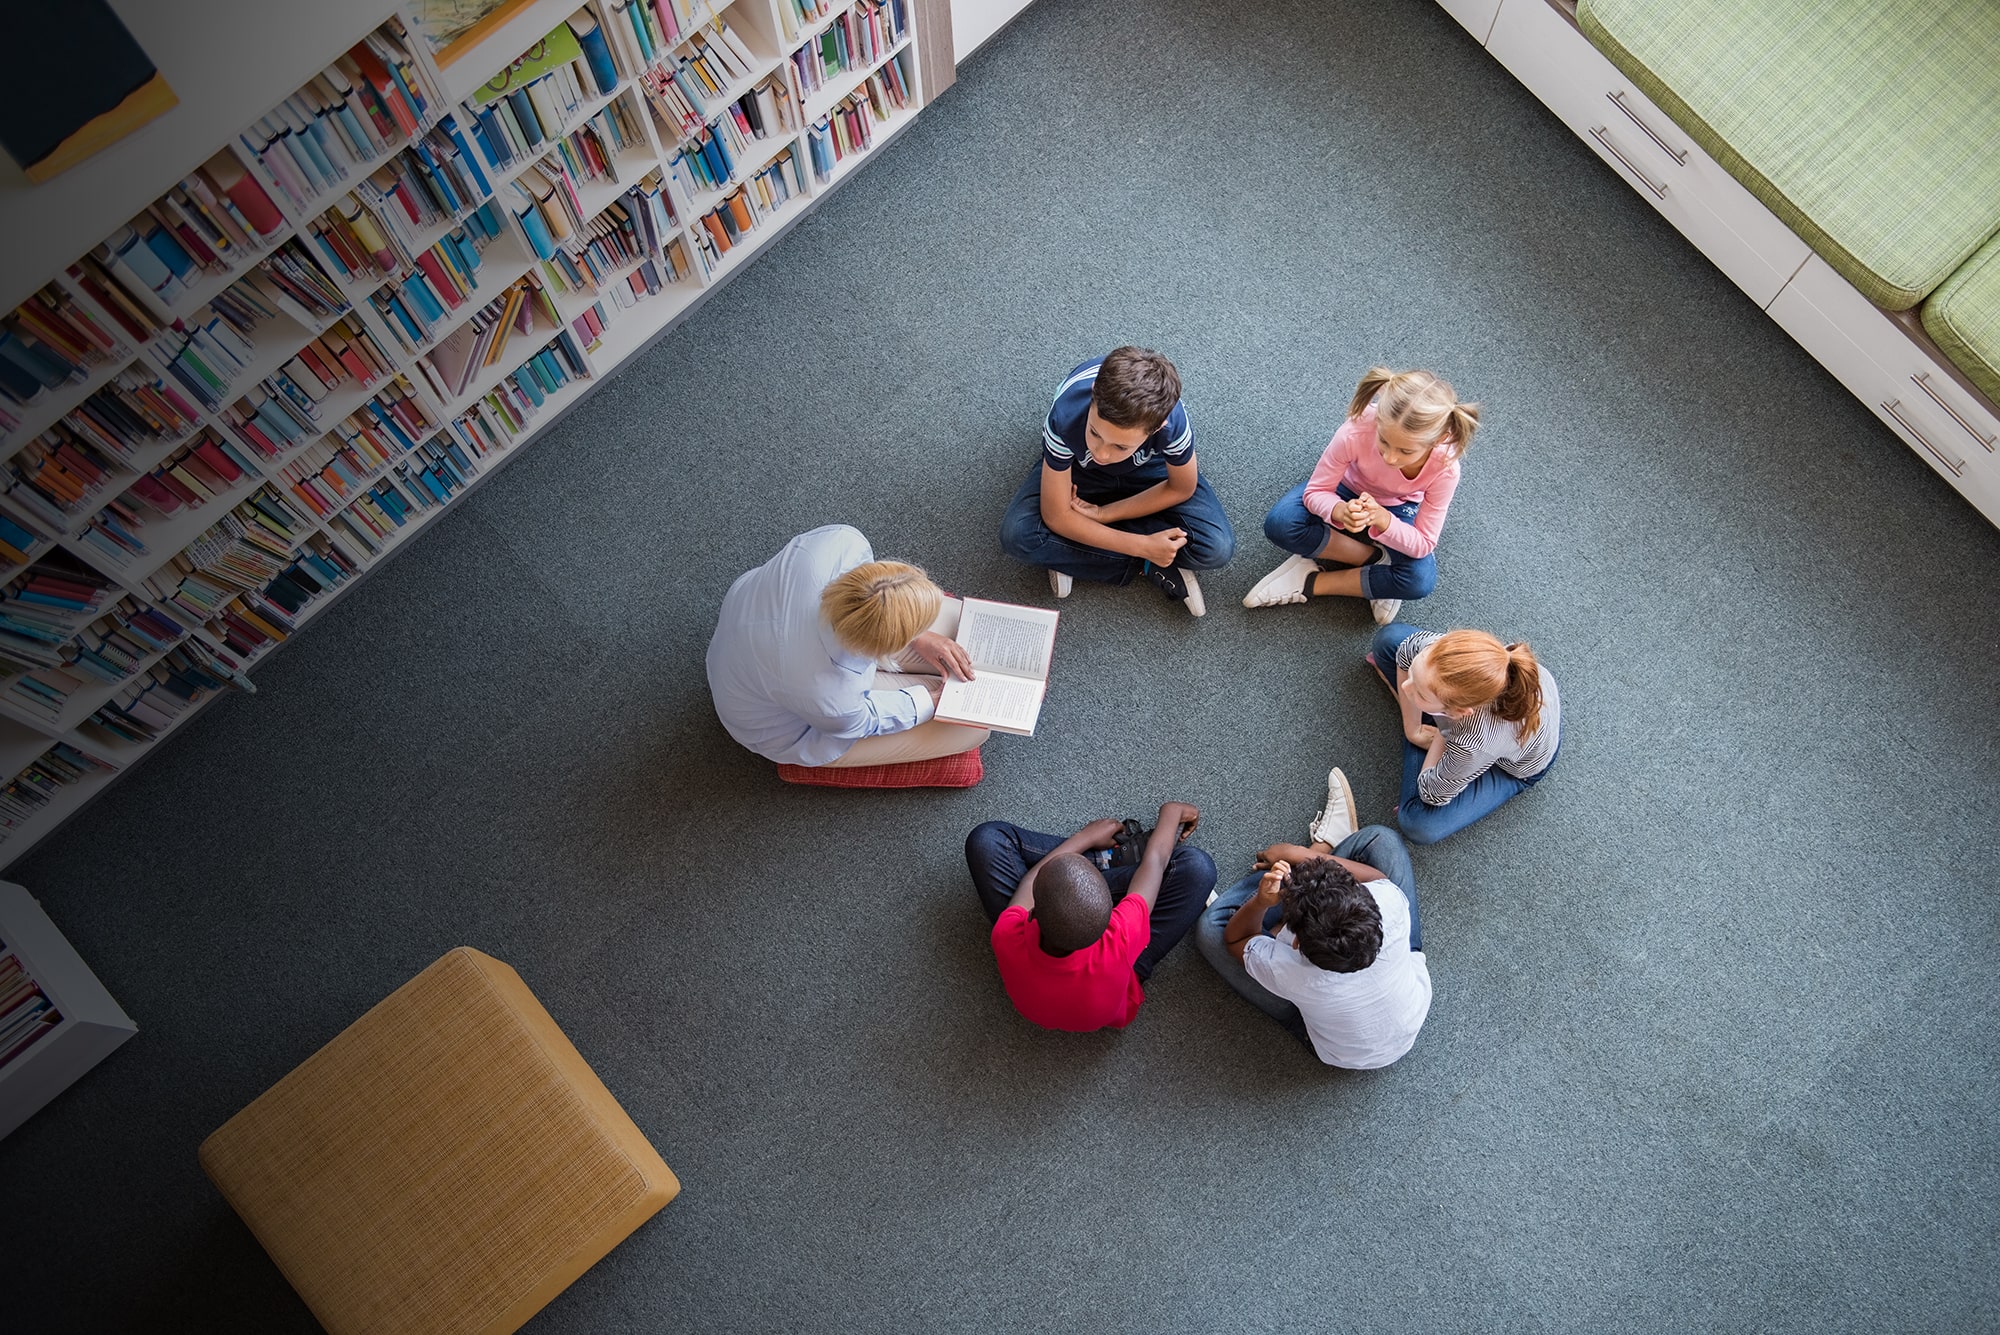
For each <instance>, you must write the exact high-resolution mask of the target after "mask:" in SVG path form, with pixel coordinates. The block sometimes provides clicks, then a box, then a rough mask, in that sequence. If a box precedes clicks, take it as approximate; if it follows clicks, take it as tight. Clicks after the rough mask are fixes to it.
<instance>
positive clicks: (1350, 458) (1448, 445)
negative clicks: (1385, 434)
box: [1305, 403, 1459, 556]
mask: <svg viewBox="0 0 2000 1335" xmlns="http://www.w3.org/2000/svg"><path fill="white" fill-rule="evenodd" d="M1458 471H1459V470H1458V453H1457V451H1456V449H1455V447H1454V446H1453V443H1452V441H1451V440H1450V439H1449V438H1446V439H1444V440H1441V441H1439V442H1438V443H1437V446H1436V447H1435V448H1434V449H1432V450H1431V452H1430V454H1428V455H1427V456H1425V458H1424V466H1423V467H1422V468H1421V469H1420V470H1418V472H1417V475H1416V476H1415V477H1413V478H1411V477H1404V476H1403V470H1402V469H1400V468H1397V467H1396V466H1395V465H1393V464H1391V463H1389V462H1388V461H1387V460H1385V459H1383V457H1382V456H1381V455H1380V454H1378V453H1376V450H1375V405H1374V404H1372V403H1371V404H1369V405H1368V406H1367V407H1366V408H1364V409H1363V410H1362V412H1361V416H1359V417H1350V418H1348V419H1347V420H1346V421H1345V422H1342V423H1341V424H1340V430H1338V431H1336V432H1334V433H1333V440H1332V441H1331V442H1329V443H1328V445H1327V447H1326V453H1324V454H1322V455H1320V457H1319V463H1318V464H1317V465H1316V466H1315V467H1314V468H1313V473H1312V480H1311V481H1309V482H1307V483H1306V494H1305V503H1306V509H1308V510H1310V511H1312V512H1313V513H1314V514H1316V515H1318V516H1319V517H1320V518H1321V519H1324V520H1326V522H1327V523H1329V524H1331V523H1332V522H1333V507H1334V506H1335V505H1336V504H1338V503H1339V501H1340V496H1339V495H1338V494H1337V492H1336V490H1335V489H1336V488H1338V487H1339V486H1340V484H1341V483H1343V482H1345V483H1346V484H1347V489H1348V490H1349V491H1351V492H1353V493H1355V494H1356V495H1359V494H1360V493H1362V492H1364V491H1365V492H1367V493H1368V494H1369V495H1371V496H1373V497H1374V498H1375V499H1376V500H1377V501H1380V502H1381V503H1382V504H1383V505H1384V506H1391V505H1403V504H1405V503H1407V502H1409V501H1416V502H1418V508H1417V519H1416V522H1415V523H1414V524H1408V523H1404V522H1403V521H1402V520H1400V519H1397V518H1394V517H1391V518H1390V520H1389V527H1388V528H1386V529H1384V530H1383V531H1381V532H1380V533H1377V532H1375V531H1374V530H1373V529H1370V530H1369V536H1370V537H1372V538H1374V539H1375V540H1376V541H1377V542H1379V543H1381V544H1382V545H1383V546H1384V547H1393V548H1395V549H1396V550H1397V551H1399V552H1401V553H1403V554H1404V555H1405V556H1429V555H1430V554H1431V553H1432V552H1433V551H1436V550H1437V541H1438V534H1439V533H1441V532H1442V531H1443V530H1444V516H1445V512H1446V511H1448V510H1450V509H1451V497H1452V493H1453V492H1455V491H1457V490H1458Z"/></svg>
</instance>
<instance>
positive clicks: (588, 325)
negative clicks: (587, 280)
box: [570, 236, 693, 351]
mask: <svg viewBox="0 0 2000 1335" xmlns="http://www.w3.org/2000/svg"><path fill="white" fill-rule="evenodd" d="M692 276H693V269H692V267H691V266H690V265H689V263H688V258H687V247H686V244H685V242H683V240H682V239H681V238H680V237H678V236H676V237H674V238H673V239H672V240H671V241H669V242H668V243H667V245H666V249H665V250H664V251H662V252H661V255H660V258H659V259H657V260H656V259H654V258H652V257H651V256H648V257H647V258H646V259H644V260H641V261H640V262H639V263H638V264H637V265H635V266H634V267H633V268H632V270H631V271H630V272H629V273H626V274H624V275H622V276H621V277H619V278H618V279H616V280H615V281H613V282H610V283H606V284H603V285H601V286H600V288H599V291H600V292H601V293H602V294H603V295H602V296H600V297H599V298H598V300H596V301H593V302H592V303H591V304H590V305H589V306H588V307H586V308H585V310H584V312H583V314H582V315H579V316H577V317H576V319H574V320H572V321H570V328H571V330H572V331H574V333H575V334H576V338H577V341H578V342H579V343H581V344H582V345H583V346H584V349H585V350H586V351H590V350H594V349H595V348H596V347H597V345H598V343H599V342H600V341H601V340H602V339H603V337H604V331H605V330H606V329H608V328H610V327H611V324H612V321H613V320H614V319H615V318H616V314H617V312H620V311H626V310H630V309H631V308H632V307H634V306H636V305H638V304H639V303H640V302H642V301H644V300H645V299H646V298H648V297H652V296H657V295H658V294H659V293H661V292H663V291H665V290H666V289H667V288H668V287H670V286H672V285H674V284H677V283H685V282H687V281H688V280H689V278H691V277H692Z"/></svg>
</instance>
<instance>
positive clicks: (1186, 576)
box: [1181, 570, 1208, 617]
mask: <svg viewBox="0 0 2000 1335" xmlns="http://www.w3.org/2000/svg"><path fill="white" fill-rule="evenodd" d="M1181 583H1183V584H1185V585H1186V586H1187V597H1186V598H1184V599H1182V600H1181V601H1182V602H1183V603H1184V604H1185V605H1186V607H1187V610H1188V615H1189V616H1191V617H1198V616H1207V615H1208V604H1207V603H1206V602H1204V601H1203V600H1202V596H1201V582H1200V581H1199V580H1197V579H1196V578H1195V577H1194V571H1192V570H1183V571H1181Z"/></svg>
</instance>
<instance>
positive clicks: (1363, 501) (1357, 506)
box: [1332, 491, 1395, 533]
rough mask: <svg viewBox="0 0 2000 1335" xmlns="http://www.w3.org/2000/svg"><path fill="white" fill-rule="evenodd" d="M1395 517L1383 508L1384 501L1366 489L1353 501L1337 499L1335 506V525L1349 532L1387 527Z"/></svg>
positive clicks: (1333, 516) (1333, 519) (1333, 517)
mask: <svg viewBox="0 0 2000 1335" xmlns="http://www.w3.org/2000/svg"><path fill="white" fill-rule="evenodd" d="M1394 518H1395V516H1394V515H1392V514H1390V513H1389V512H1388V511H1387V510H1385V509H1383V508H1382V502H1380V501H1378V500H1376V499H1375V498H1374V497H1373V496H1371V495H1369V494H1368V493H1367V492H1365V491H1364V492H1362V493H1361V494H1360V495H1359V496H1356V497H1355V498H1354V499H1353V500H1351V501H1336V502H1334V506H1333V515H1332V522H1333V525H1334V527H1335V528H1343V529H1346V530H1347V531H1348V532H1349V533H1359V532H1361V531H1362V530H1363V529H1386V528H1388V527H1389V524H1390V521H1391V520H1393V519H1394Z"/></svg>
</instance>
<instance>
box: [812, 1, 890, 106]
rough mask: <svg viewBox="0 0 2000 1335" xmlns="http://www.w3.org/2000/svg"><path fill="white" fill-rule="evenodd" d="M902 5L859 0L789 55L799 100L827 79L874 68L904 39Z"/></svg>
mask: <svg viewBox="0 0 2000 1335" xmlns="http://www.w3.org/2000/svg"><path fill="white" fill-rule="evenodd" d="M906 2H907V0H861V3H860V4H858V5H856V6H854V7H853V8H852V9H850V10H848V11H847V12H846V13H844V14H842V15H841V16H840V17H839V18H837V19H835V20H834V21H833V22H832V23H830V24H828V25H827V28H826V31H824V32H822V33H821V34H820V35H819V36H818V37H817V38H816V39H814V40H813V41H810V42H807V43H806V44H805V45H804V46H802V47H800V48H799V49H798V50H796V51H794V52H792V56H791V64H792V72H793V73H794V74H795V75H796V76H797V77H798V89H799V96H800V97H801V99H803V98H805V97H807V96H810V95H811V94H813V93H815V92H818V91H819V90H820V89H821V88H823V87H825V85H826V82H827V80H829V79H836V78H839V77H840V76H841V75H842V74H845V73H847V72H848V71H850V70H858V69H866V68H868V67H869V66H871V65H873V64H875V63H876V62H877V61H879V60H881V59H882V58H883V57H884V56H886V55H888V54H889V52H890V51H892V50H893V49H895V47H896V45H897V44H898V43H900V42H901V41H902V40H903V39H904V38H906V37H908V36H909V35H910V18H909V13H908V10H907V9H906V8H905V5H906Z"/></svg>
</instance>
